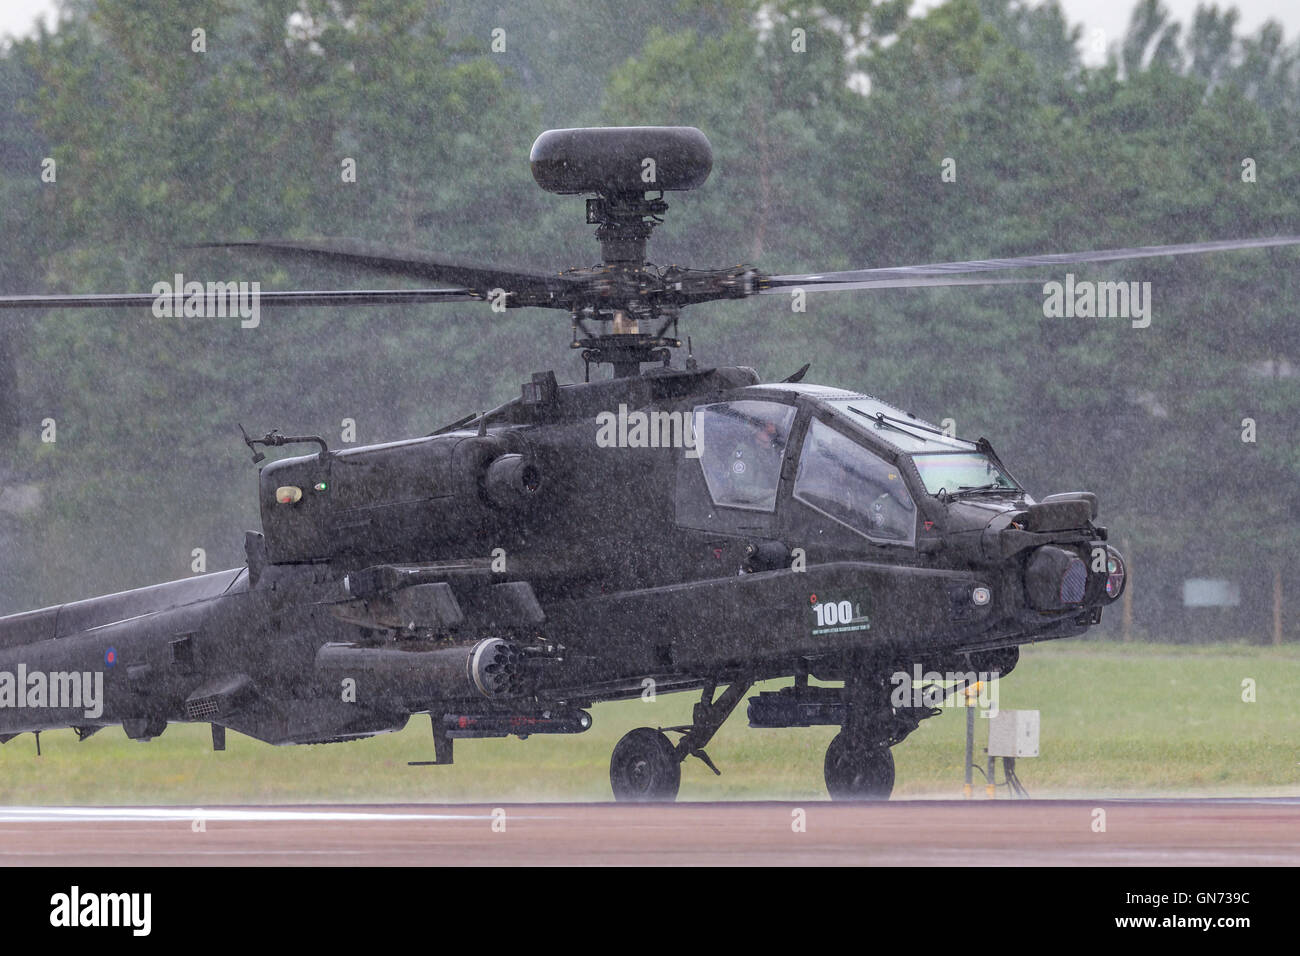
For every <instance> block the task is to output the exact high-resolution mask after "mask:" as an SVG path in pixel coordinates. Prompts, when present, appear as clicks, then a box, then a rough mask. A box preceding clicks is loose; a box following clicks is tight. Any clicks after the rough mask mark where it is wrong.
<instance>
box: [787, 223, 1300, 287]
mask: <svg viewBox="0 0 1300 956" xmlns="http://www.w3.org/2000/svg"><path fill="white" fill-rule="evenodd" d="M1294 245H1300V236H1272V237H1270V238H1265V239H1217V240H1212V241H1209V242H1187V243H1181V244H1179V245H1172V246H1133V247H1131V248H1128V249H1098V250H1095V251H1093V252H1061V253H1053V254H1051V255H1043V256H1017V257H1014V258H1010V259H971V260H968V261H966V262H932V263H927V264H925V265H914V266H891V267H887V268H881V269H857V270H853V271H850V272H811V273H806V274H804V275H781V276H768V277H767V278H766V281H765V285H766V286H767V287H766V288H764V289H763V290H762V291H763V292H767V293H771V292H774V291H786V290H788V289H789V288H790V287H792V286H801V287H803V288H805V289H813V288H819V289H820V290H821V291H825V290H829V289H843V290H848V289H869V288H901V289H905V288H912V287H914V286H917V285H938V284H942V283H934V282H915V283H913V282H910V281H909V280H911V279H914V278H916V277H920V276H957V275H963V274H970V273H979V272H996V271H1000V270H1004V269H1027V268H1031V267H1034V266H1061V265H1072V264H1074V263H1082V262H1115V261H1118V260H1121V259H1150V258H1156V257H1159V256H1185V255H1192V254H1195V253H1202V252H1223V251H1227V250H1230V249H1267V248H1271V247H1274V246H1294ZM890 280H896V281H893V282H891V284H888V285H886V282H887V281H890ZM953 284H969V285H980V284H983V283H981V282H978V281H971V282H969V283H953Z"/></svg>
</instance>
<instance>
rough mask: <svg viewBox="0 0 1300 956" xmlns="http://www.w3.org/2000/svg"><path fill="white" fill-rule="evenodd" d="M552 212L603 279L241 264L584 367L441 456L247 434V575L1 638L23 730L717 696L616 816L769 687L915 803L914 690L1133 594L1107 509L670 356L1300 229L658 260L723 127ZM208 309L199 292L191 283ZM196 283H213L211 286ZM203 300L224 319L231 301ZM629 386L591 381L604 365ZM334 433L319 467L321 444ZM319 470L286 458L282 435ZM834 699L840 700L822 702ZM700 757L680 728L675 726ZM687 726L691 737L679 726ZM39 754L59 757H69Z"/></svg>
mask: <svg viewBox="0 0 1300 956" xmlns="http://www.w3.org/2000/svg"><path fill="white" fill-rule="evenodd" d="M530 164H531V169H532V174H533V177H534V179H535V181H536V182H537V184H538V185H539V186H540V187H541V188H542V189H544V190H546V191H548V192H550V193H554V194H558V195H562V196H585V197H587V198H586V220H587V223H588V224H589V225H594V226H595V227H596V229H595V236H596V238H597V240H598V241H599V243H600V248H601V262H600V264H599V265H597V266H595V267H592V268H573V269H568V270H566V271H563V272H559V273H554V274H548V273H541V272H536V271H530V270H520V269H508V268H502V267H495V266H487V265H482V264H478V263H473V262H463V261H458V260H453V259H448V258H444V257H441V256H434V255H430V254H428V253H425V252H422V251H419V250H412V249H402V248H393V247H387V246H381V245H377V244H374V243H369V242H360V241H354V240H340V239H318V240H291V239H287V240H270V241H251V242H223V243H210V244H206V245H210V246H214V247H222V248H239V249H244V250H246V251H249V252H252V253H255V254H259V255H267V256H272V257H275V258H277V259H285V260H306V261H314V262H327V263H337V264H344V265H350V266H353V267H360V268H362V269H366V270H372V271H375V272H379V273H386V274H390V275H397V276H402V277H405V278H408V279H416V280H423V281H425V282H432V283H435V284H436V285H435V286H434V287H422V288H414V289H388V290H372V291H367V290H309V291H272V292H266V293H260V305H261V306H268V307H271V306H284V307H292V306H313V307H343V308H356V307H361V306H366V305H376V304H403V305H421V304H437V303H459V302H477V303H481V304H483V305H484V306H486V307H489V308H492V309H494V310H498V311H500V310H503V309H515V308H540V309H551V310H559V311H561V312H564V313H567V315H568V317H569V321H570V328H571V340H570V343H569V345H570V348H572V349H575V350H580V352H581V356H582V358H583V360H584V364H585V367H586V371H587V374H586V375H585V376H584V381H583V382H579V383H571V384H561V383H560V382H559V381H558V380H557V378H556V376H555V374H554V372H553V371H542V372H538V373H535V374H533V375H532V377H531V380H530V381H528V382H525V383H523V385H522V387H521V390H520V394H519V396H518V397H517V398H514V399H513V400H511V401H508V402H506V403H505V404H502V405H500V406H499V407H497V408H494V409H491V410H490V411H486V412H478V413H473V414H469V415H466V416H464V417H461V418H459V419H457V420H455V421H452V422H451V423H449V424H447V425H445V426H444V427H442V428H439V429H437V430H436V431H434V432H432V433H431V434H428V435H425V436H422V437H416V438H410V439H406V440H402V441H395V442H387V443H383V444H376V445H369V446H363V447H348V448H346V449H341V450H340V449H333V448H330V447H329V446H328V444H327V442H326V441H325V439H324V438H322V437H320V436H316V435H286V434H282V433H281V432H280V431H279V430H278V429H277V430H272V431H269V432H266V433H264V434H262V435H260V436H257V437H253V436H250V435H248V434H247V433H246V432H244V431H243V428H242V426H241V428H240V431H241V435H242V438H243V441H244V442H245V444H246V445H247V446H248V448H249V450H250V452H251V454H252V457H253V461H254V462H255V463H256V464H259V465H261V468H260V470H259V473H258V501H259V509H260V515H261V530H260V531H249V532H247V533H246V535H245V553H246V563H245V565H244V566H242V567H237V568H232V569H229V570H225V571H219V572H214V573H205V574H199V575H196V576H193V577H190V578H186V579H182V580H177V581H172V582H170V583H164V584H158V585H154V586H151V587H144V588H139V589H135V590H129V591H124V592H120V593H117V594H111V595H107V596H101V597H94V598H90V599H86V600H79V601H74V602H71V603H67V604H62V605H58V606H54V607H48V608H44V609H41V610H35V611H29V612H25V613H20V614H13V615H9V616H7V617H3V618H0V741H6V742H7V741H8V740H10V739H12V738H13V737H15V736H17V735H18V734H21V733H26V732H35V733H37V734H39V732H41V731H43V730H50V729H56V728H65V727H71V728H73V729H74V730H75V731H76V733H77V735H78V737H79V738H80V739H83V740H84V739H86V738H87V737H89V736H90V735H92V734H94V733H96V732H98V731H99V730H101V729H103V728H105V727H110V726H118V725H120V726H121V727H122V728H123V730H124V731H125V733H126V735H127V736H128V737H130V738H132V739H136V740H142V741H147V740H150V739H152V738H154V737H156V736H158V735H159V734H161V733H163V731H164V730H165V729H166V727H167V725H168V724H169V723H172V722H193V723H207V724H209V725H210V727H211V734H212V746H213V749H214V750H223V749H224V748H225V742H226V732H227V731H228V730H233V731H235V732H237V733H241V734H245V735H248V736H250V737H253V738H256V739H257V740H260V741H265V742H268V743H271V744H277V745H283V744H314V743H329V742H338V741H348V740H356V739H359V738H365V737H370V736H373V735H376V734H381V733H388V732H394V731H398V730H401V729H403V728H404V727H405V726H406V725H407V723H408V722H409V720H410V718H411V717H412V716H413V715H418V714H419V715H422V714H427V715H428V716H429V719H430V724H431V730H432V738H433V756H434V759H433V760H432V761H413V762H412V763H413V764H419V765H426V764H432V765H446V764H450V763H452V761H453V759H454V744H455V741H456V740H459V739H473V738H487V737H506V736H517V737H520V738H527V737H529V736H531V735H534V734H576V733H582V732H584V731H586V730H588V729H589V728H590V727H591V725H592V716H591V710H592V709H593V708H594V705H596V704H598V703H603V702H608V701H617V700H628V699H635V698H637V697H642V696H644V694H645V693H646V691H647V688H651V689H653V692H654V693H657V694H658V693H663V694H667V693H679V692H693V693H697V694H699V700H698V702H697V703H696V704H695V705H694V708H693V712H692V718H691V722H690V723H689V724H685V725H681V726H673V727H639V728H636V729H633V730H631V731H630V732H629V733H627V734H626V735H625V736H623V737H622V739H621V740H619V742H618V743H617V745H616V746H615V747H614V749H613V753H612V755H611V759H610V769H609V777H610V785H611V789H612V792H613V796H614V798H615V799H616V800H619V801H667V800H673V799H675V798H676V796H677V794H678V790H679V787H680V783H681V767H682V765H683V763H684V762H685V761H686V759H687V758H689V757H695V758H697V759H699V760H700V761H702V762H703V763H704V764H705V765H706V766H708V767H709V768H710V769H711V770H712V771H713V772H714V773H720V771H719V770H718V768H717V766H716V765H715V763H714V761H713V760H712V758H711V757H710V756H709V754H708V752H707V750H706V747H707V746H708V745H709V743H710V742H711V741H712V740H713V738H714V736H715V734H716V733H717V731H718V730H719V728H720V727H722V725H723V723H724V722H725V721H726V720H727V719H728V718H729V717H730V715H731V714H732V713H733V712H734V711H735V709H736V708H737V707H738V706H739V704H740V703H741V701H742V700H745V699H746V697H747V695H750V694H751V690H753V688H754V687H755V685H756V684H758V683H760V682H763V681H770V680H774V679H782V680H787V679H788V680H791V681H792V682H791V683H790V684H789V685H788V686H783V687H781V688H780V689H778V690H764V691H758V692H755V693H753V694H752V696H748V702H747V708H746V711H747V717H748V721H749V724H750V726H752V727H756V728H791V727H813V726H834V727H838V728H839V731H838V733H837V735H836V736H835V737H834V738H833V739H832V741H831V743H830V745H829V746H828V748H827V750H826V755H825V762H824V778H825V784H826V788H827V791H828V793H829V795H830V797H831V798H832V799H834V800H862V799H886V798H888V797H889V796H890V794H891V793H892V791H893V788H894V783H895V773H894V762H893V756H892V748H893V747H895V746H897V745H898V744H900V743H901V742H902V741H903V740H904V739H905V738H906V737H907V736H908V735H909V734H911V733H912V732H913V731H915V730H916V728H917V727H918V726H919V725H920V724H921V722H922V721H924V720H925V719H927V718H929V717H932V716H935V715H936V714H937V713H939V712H940V711H939V708H937V707H934V706H930V705H931V704H933V703H934V700H935V698H934V697H932V696H931V697H924V698H921V699H920V704H919V705H917V703H916V702H915V700H914V697H913V695H912V694H911V690H912V686H911V683H910V677H909V678H908V681H909V683H908V686H907V690H908V693H906V694H903V695H899V694H898V693H897V691H898V689H899V681H898V675H899V674H905V675H911V674H912V673H915V672H917V669H918V668H924V670H925V671H926V672H941V673H950V674H951V673H956V674H958V675H963V676H962V678H961V679H959V680H958V681H957V683H956V684H954V686H953V687H950V688H946V689H944V690H943V692H942V693H941V694H940V697H943V696H946V695H947V694H949V693H956V692H957V690H958V689H959V688H961V687H963V686H964V687H967V688H969V687H970V686H971V685H972V684H973V682H974V681H975V680H976V676H977V675H984V674H997V675H1001V676H1005V675H1007V674H1009V673H1010V672H1011V671H1012V669H1013V668H1014V667H1015V666H1016V664H1017V661H1018V658H1019V649H1020V647H1021V646H1023V645H1025V644H1029V643H1034V642H1038V641H1046V640H1055V639H1060V638H1069V637H1074V636H1078V635H1081V634H1084V633H1085V632H1087V631H1088V630H1089V629H1090V628H1092V627H1094V626H1095V625H1097V624H1098V623H1099V622H1100V620H1101V615H1102V612H1103V610H1104V609H1105V608H1106V607H1107V606H1108V605H1110V604H1112V603H1113V602H1115V601H1116V600H1118V599H1119V598H1120V596H1121V595H1122V594H1123V592H1124V589H1125V586H1126V581H1127V569H1126V565H1125V559H1124V557H1123V555H1121V554H1120V553H1119V551H1118V550H1116V549H1115V548H1114V547H1113V546H1112V545H1111V544H1110V543H1108V540H1107V530H1106V528H1105V527H1104V526H1102V525H1100V524H1098V523H1097V522H1098V517H1099V513H1100V512H1099V501H1098V497H1097V496H1096V495H1095V494H1093V493H1091V492H1086V491H1079V492H1062V493H1056V494H1049V495H1047V496H1045V497H1042V498H1041V499H1038V498H1035V497H1034V496H1033V495H1031V494H1030V492H1029V490H1028V489H1027V488H1025V487H1024V486H1023V485H1022V484H1021V483H1020V482H1018V481H1017V480H1016V479H1015V478H1014V477H1013V475H1012V472H1011V471H1010V469H1009V468H1008V467H1007V465H1005V464H1004V463H1003V461H1002V459H1001V458H1000V457H999V455H998V453H997V452H996V451H995V450H994V448H993V446H992V444H991V443H990V442H989V441H988V440H987V439H986V438H983V437H980V438H978V439H974V440H971V439H966V438H960V437H957V436H956V435H955V434H952V433H951V432H950V431H948V430H945V429H943V428H940V427H938V426H936V425H934V424H933V423H931V422H928V421H925V420H924V419H922V418H919V417H917V416H916V415H914V414H912V413H910V412H907V411H905V410H902V409H900V408H897V407H895V406H892V405H890V404H888V403H887V402H885V401H883V400H881V399H878V398H876V397H873V396H871V395H870V394H868V393H866V392H863V391H857V390H849V389H842V388H835V387H830V386H824V385H817V384H812V383H805V382H804V380H803V379H804V376H805V375H806V373H807V371H808V366H807V365H805V366H803V367H802V368H801V369H799V370H798V371H797V372H795V373H793V374H791V375H789V376H788V377H786V378H784V379H782V380H780V381H765V380H764V379H763V378H762V377H761V376H760V375H759V374H758V372H757V371H755V370H754V369H752V368H749V367H745V366H720V367H701V366H700V365H699V364H698V363H697V362H696V361H695V360H694V358H693V357H691V358H688V359H687V360H686V362H685V363H684V364H683V365H682V366H674V365H673V361H672V357H673V351H674V350H676V349H679V348H681V347H682V346H683V344H684V343H683V340H682V338H681V336H680V333H679V328H678V325H679V321H680V318H681V313H682V311H683V310H684V309H685V308H687V307H688V306H698V305H702V304H705V303H709V302H714V301H721V300H728V299H742V298H749V297H752V296H756V295H795V294H802V293H808V292H826V291H856V290H871V289H878V288H918V287H928V286H954V285H988V284H999V283H1010V282H1024V281H1032V280H1025V279H1023V278H1013V277H1005V276H1002V275H1001V274H1002V273H1005V272H1008V271H1012V270H1018V269H1026V268H1031V267H1044V266H1058V265H1065V264H1073V263H1084V262H1108V261H1119V260H1127V259H1140V258H1148V257H1159V256H1174V255H1185V254H1195V253H1208V252H1215V251H1225V250H1233V249H1247V248H1266V247H1275V246H1288V245H1295V244H1297V243H1300V237H1296V236H1275V237H1270V238H1255V239H1231V240H1216V241H1207V242H1199V243H1187V244H1181V245H1165V246H1144V247H1134V248H1125V249H1109V250H1099V251H1092V252H1078V253H1064V254H1051V255H1037V256H1023V257H1015V258H1005V259H987V260H971V261H964V262H946V263H931V264H923V265H907V266H901V267H884V268H870V269H861V270H854V271H845V272H826V273H807V274H771V273H767V272H763V271H760V270H758V269H756V268H753V267H750V266H744V265H742V266H736V267H734V268H729V269H714V270H705V269H694V268H687V267H681V266H676V265H673V266H668V267H665V268H660V267H657V266H654V265H653V264H651V263H649V262H648V261H647V259H646V245H647V241H648V239H649V237H650V235H651V233H652V231H653V229H654V228H655V226H656V225H658V224H660V223H662V222H663V217H664V214H665V212H666V210H667V208H668V204H667V202H666V201H665V199H664V197H665V195H666V194H667V193H669V192H685V191H689V190H692V189H695V188H698V187H699V186H701V185H703V183H704V182H705V180H706V179H707V178H708V175H709V173H710V171H711V168H712V148H711V145H710V143H709V141H708V139H707V137H706V136H705V135H704V133H702V132H701V131H700V130H698V129H695V128H693V127H602V128H584V129H557V130H549V131H547V132H544V133H543V134H542V135H541V136H539V137H538V138H537V140H536V141H535V142H534V144H533V147H532V151H531V154H530ZM178 291H179V290H178ZM186 295H190V293H188V292H187V293H186ZM192 295H193V296H194V297H195V298H196V300H197V302H198V304H199V305H207V306H211V305H212V297H213V295H214V293H213V290H211V289H202V288H200V289H198V290H197V291H195V292H194V293H192ZM156 302H157V294H156V293H155V294H109V295H11V296H4V297H0V308H8V309H30V308H86V307H125V308H149V307H153V306H155V304H156ZM602 365H608V366H610V367H611V368H612V376H610V377H608V378H598V379H595V380H593V378H592V375H591V371H592V367H593V366H596V367H599V366H602ZM304 446H306V447H304ZM280 448H293V449H298V450H300V451H301V452H302V453H299V454H293V455H291V456H290V457H285V458H279V459H278V460H274V461H270V462H267V461H266V450H267V449H280ZM814 680H815V681H816V683H813V681H814ZM670 735H671V736H670ZM674 738H675V739H674ZM37 740H38V747H39V736H38V738H37Z"/></svg>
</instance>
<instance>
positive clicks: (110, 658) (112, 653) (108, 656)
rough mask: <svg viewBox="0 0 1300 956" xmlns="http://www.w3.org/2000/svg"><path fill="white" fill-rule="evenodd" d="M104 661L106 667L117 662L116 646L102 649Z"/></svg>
mask: <svg viewBox="0 0 1300 956" xmlns="http://www.w3.org/2000/svg"><path fill="white" fill-rule="evenodd" d="M104 663H105V664H106V665H107V666H108V667H112V666H113V665H114V664H116V663H117V648H116V647H110V648H109V649H108V650H106V651H104Z"/></svg>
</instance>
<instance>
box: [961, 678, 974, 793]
mask: <svg viewBox="0 0 1300 956" xmlns="http://www.w3.org/2000/svg"><path fill="white" fill-rule="evenodd" d="M971 703H972V701H971V689H970V688H969V687H967V688H966V786H964V787H963V788H962V796H964V797H965V798H966V799H967V800H969V799H970V798H971V794H972V793H973V792H974V791H973V787H974V783H975V781H974V779H973V778H972V777H971V774H972V773H973V772H974V769H975V708H974V707H972V706H971Z"/></svg>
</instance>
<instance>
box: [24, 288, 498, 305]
mask: <svg viewBox="0 0 1300 956" xmlns="http://www.w3.org/2000/svg"><path fill="white" fill-rule="evenodd" d="M163 298H172V296H171V295H167V294H164V295H151V294H144V293H121V294H111V295H6V296H0V309H98V308H144V309H147V308H151V307H152V306H153V305H154V304H155V303H156V302H158V301H159V299H163ZM187 298H188V297H187V296H184V295H182V296H181V301H182V302H184V301H185V300H186V299H187ZM213 299H214V301H215V296H214V297H213ZM482 300H483V297H482V296H481V295H479V294H478V293H477V292H472V291H470V290H469V289H370V290H366V289H356V290H353V289H322V290H317V291H312V292H298V291H294V292H259V293H258V294H257V303H258V306H259V308H260V307H262V306H302V305H318V306H322V305H323V306H334V305H422V304H427V303H434V302H481V301H482ZM204 301H205V302H207V301H208V297H207V296H206V295H205V296H204ZM226 301H229V299H227V300H226Z"/></svg>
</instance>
